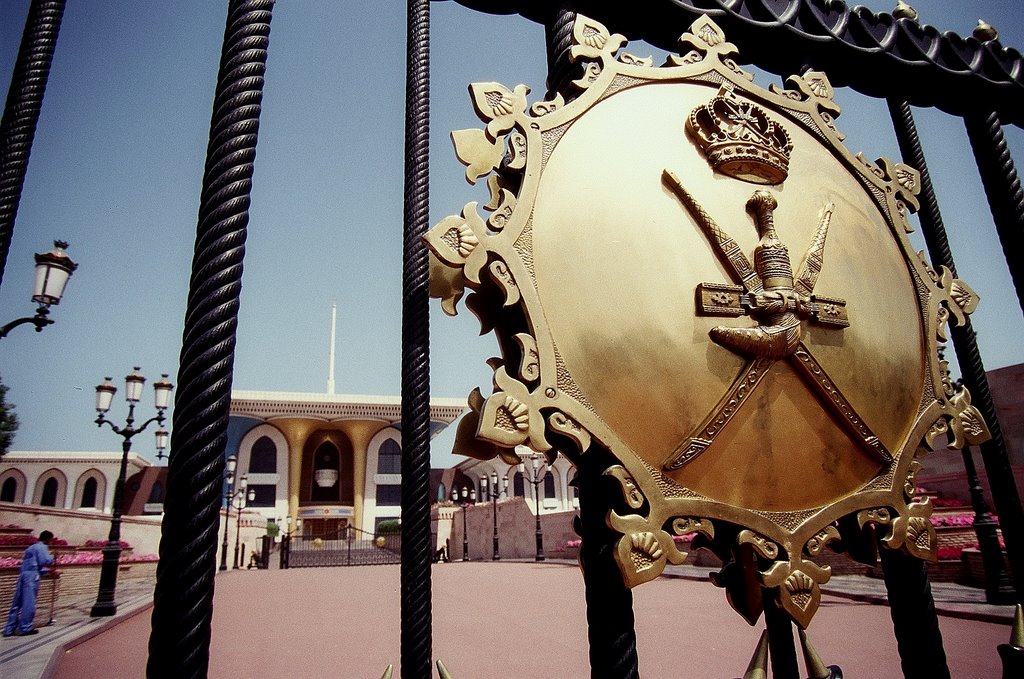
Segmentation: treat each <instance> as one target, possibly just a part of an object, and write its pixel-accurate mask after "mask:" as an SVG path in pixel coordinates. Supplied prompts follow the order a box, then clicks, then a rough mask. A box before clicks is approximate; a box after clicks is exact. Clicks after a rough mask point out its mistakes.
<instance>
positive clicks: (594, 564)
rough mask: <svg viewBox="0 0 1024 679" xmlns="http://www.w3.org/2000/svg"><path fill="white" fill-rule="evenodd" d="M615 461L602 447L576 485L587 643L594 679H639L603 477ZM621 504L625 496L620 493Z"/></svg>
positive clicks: (610, 492)
mask: <svg viewBox="0 0 1024 679" xmlns="http://www.w3.org/2000/svg"><path fill="white" fill-rule="evenodd" d="M615 463H616V462H615V460H614V459H613V458H612V456H611V454H610V453H609V452H608V451H607V450H605V449H604V448H601V447H599V446H597V445H596V444H595V445H593V446H591V448H590V450H588V451H587V453H586V454H585V455H584V456H583V457H582V458H581V460H580V463H579V471H578V473H577V476H576V480H577V482H578V483H579V491H580V517H579V521H578V522H577V532H578V533H579V536H580V538H581V545H580V565H581V567H582V570H583V576H584V577H583V592H584V598H585V599H586V602H587V639H588V640H589V642H590V676H591V677H593V678H594V679H598V678H600V679H637V677H639V676H640V668H639V659H638V656H637V650H636V621H635V618H634V615H633V592H632V590H630V589H629V588H628V587H626V585H625V583H624V582H623V580H622V572H621V571H620V570H619V566H618V564H617V563H616V562H615V545H616V542H617V541H618V538H619V537H620V535H619V534H617V533H615V532H614V531H612V529H611V528H609V527H608V524H607V523H606V521H605V518H606V517H607V516H608V510H609V509H610V508H614V509H618V510H620V511H621V508H620V507H614V506H613V498H614V497H615V494H614V493H615V489H614V488H611V487H610V486H611V483H610V478H611V477H608V476H604V472H605V470H606V469H608V467H609V466H610V465H612V464H615ZM619 497H620V498H621V493H619Z"/></svg>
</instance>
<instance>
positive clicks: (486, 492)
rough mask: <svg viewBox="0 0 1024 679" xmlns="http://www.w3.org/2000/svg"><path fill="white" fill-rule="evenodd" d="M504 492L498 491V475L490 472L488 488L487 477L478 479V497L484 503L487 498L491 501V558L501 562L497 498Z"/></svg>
mask: <svg viewBox="0 0 1024 679" xmlns="http://www.w3.org/2000/svg"><path fill="white" fill-rule="evenodd" d="M504 492H505V490H504V489H502V490H499V489H498V473H497V472H491V483H490V485H489V486H488V484H487V477H486V476H481V477H480V495H481V496H482V497H483V500H484V501H485V502H486V501H487V499H488V498H489V499H490V500H491V513H492V515H493V516H494V555H493V556H492V557H491V560H492V561H499V560H501V554H500V553H499V552H498V498H499V497H501V494H502V493H504Z"/></svg>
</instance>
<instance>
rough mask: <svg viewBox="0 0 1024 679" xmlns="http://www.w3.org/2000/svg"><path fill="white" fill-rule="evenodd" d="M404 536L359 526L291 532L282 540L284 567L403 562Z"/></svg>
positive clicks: (371, 564)
mask: <svg viewBox="0 0 1024 679" xmlns="http://www.w3.org/2000/svg"><path fill="white" fill-rule="evenodd" d="M401 561H402V536H401V535H400V534H398V533H388V534H383V535H378V534H374V533H367V532H365V531H361V530H359V529H357V528H347V529H342V530H341V531H339V532H338V534H336V535H333V536H316V537H314V536H312V535H291V536H285V537H284V538H282V540H281V568H316V567H323V566H380V565H384V564H393V563H401Z"/></svg>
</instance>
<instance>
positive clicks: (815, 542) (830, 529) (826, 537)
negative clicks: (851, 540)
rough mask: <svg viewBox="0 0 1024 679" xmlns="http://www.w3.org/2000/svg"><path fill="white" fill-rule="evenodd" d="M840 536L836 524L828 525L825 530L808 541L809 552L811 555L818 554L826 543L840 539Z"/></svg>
mask: <svg viewBox="0 0 1024 679" xmlns="http://www.w3.org/2000/svg"><path fill="white" fill-rule="evenodd" d="M840 537H841V536H840V535H839V530H838V529H837V528H836V527H835V526H826V527H825V529H824V530H822V531H819V532H818V533H816V534H815V535H814V537H812V538H811V539H810V540H808V541H807V546H806V549H807V553H808V554H810V555H811V556H818V555H819V554H821V550H823V549H824V548H825V545H827V544H828V543H830V542H832V541H833V540H839V539H840Z"/></svg>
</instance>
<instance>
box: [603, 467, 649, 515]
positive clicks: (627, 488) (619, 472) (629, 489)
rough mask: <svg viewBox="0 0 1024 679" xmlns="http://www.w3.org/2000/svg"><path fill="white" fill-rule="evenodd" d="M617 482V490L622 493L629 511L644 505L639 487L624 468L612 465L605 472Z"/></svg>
mask: <svg viewBox="0 0 1024 679" xmlns="http://www.w3.org/2000/svg"><path fill="white" fill-rule="evenodd" d="M605 474H607V475H608V476H611V477H612V478H614V479H615V480H616V481H618V482H619V489H620V490H621V491H622V499H623V500H625V501H626V504H627V505H629V508H630V509H640V508H641V507H642V506H643V504H644V499H645V498H644V494H643V493H642V492H640V488H639V486H637V485H636V479H634V478H633V477H632V476H631V475H630V473H629V472H628V471H626V468H625V467H623V466H622V465H618V464H617V465H613V466H611V467H609V468H608V470H607V471H606V472H605Z"/></svg>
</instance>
